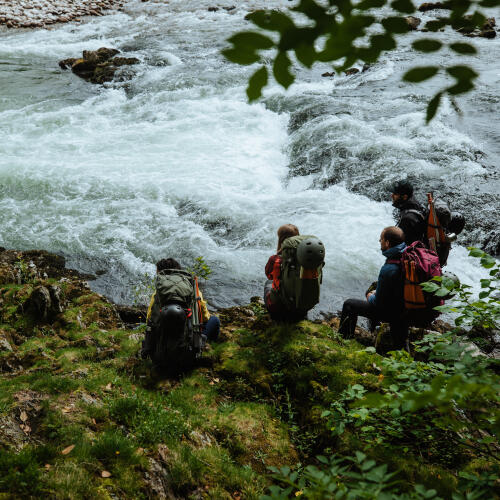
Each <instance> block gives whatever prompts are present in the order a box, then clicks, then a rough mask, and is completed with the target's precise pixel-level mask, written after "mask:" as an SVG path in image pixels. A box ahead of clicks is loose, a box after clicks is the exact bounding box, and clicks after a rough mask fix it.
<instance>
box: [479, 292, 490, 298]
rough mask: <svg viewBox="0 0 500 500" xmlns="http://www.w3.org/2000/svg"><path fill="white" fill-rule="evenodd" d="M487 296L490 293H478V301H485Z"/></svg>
mask: <svg viewBox="0 0 500 500" xmlns="http://www.w3.org/2000/svg"><path fill="white" fill-rule="evenodd" d="M489 294H490V292H488V291H484V292H480V293H479V298H480V299H485V298H486V297H488V295H489Z"/></svg>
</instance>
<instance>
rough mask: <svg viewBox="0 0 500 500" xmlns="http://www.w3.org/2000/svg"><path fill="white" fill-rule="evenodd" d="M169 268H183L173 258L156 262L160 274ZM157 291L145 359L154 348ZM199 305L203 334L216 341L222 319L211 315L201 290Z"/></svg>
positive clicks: (147, 337)
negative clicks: (153, 324)
mask: <svg viewBox="0 0 500 500" xmlns="http://www.w3.org/2000/svg"><path fill="white" fill-rule="evenodd" d="M169 269H182V267H181V265H180V264H179V263H178V262H177V261H176V260H175V259H172V258H168V259H161V260H159V261H158V262H157V263H156V273H157V274H160V273H161V272H162V271H167V270H169ZM155 297H156V291H155V292H154V293H153V295H152V297H151V300H150V303H149V307H148V312H147V316H146V324H147V326H146V333H145V338H144V341H143V343H142V349H141V350H140V356H141V357H142V358H143V359H145V358H146V357H148V356H149V355H150V354H151V352H152V351H153V349H154V345H155V339H156V332H154V329H153V326H152V324H151V316H152V311H153V307H154V304H155ZM199 298H200V300H199V307H200V308H201V313H202V318H203V323H202V334H203V335H205V337H206V339H207V340H208V341H209V342H214V341H216V340H217V339H218V338H219V333H220V320H219V318H218V317H217V316H215V315H211V314H210V312H209V311H208V308H207V303H206V301H205V300H203V295H202V294H201V291H200V292H199Z"/></svg>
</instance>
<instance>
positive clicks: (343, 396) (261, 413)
mask: <svg viewBox="0 0 500 500" xmlns="http://www.w3.org/2000/svg"><path fill="white" fill-rule="evenodd" d="M89 279H92V276H89V275H82V274H80V273H78V272H76V271H72V270H69V269H66V268H65V265H64V259H63V258H62V257H60V256H57V255H53V254H50V253H48V252H44V251H36V250H34V251H27V252H19V251H14V250H4V249H1V248H0V497H2V498H3V496H4V495H7V497H6V498H42V497H45V498H48V497H50V498H116V499H122V498H123V499H125V498H164V499H166V498H168V499H180V498H192V499H204V498H207V499H208V498H217V499H227V500H242V499H255V500H256V499H258V498H261V497H262V495H263V494H264V493H265V492H266V491H269V490H268V486H269V485H270V484H271V483H272V482H273V477H272V476H271V475H270V474H269V472H268V467H278V468H281V467H284V468H285V469H282V470H289V469H287V468H288V467H294V466H295V464H297V463H299V462H300V463H302V464H310V463H315V464H318V462H317V461H316V459H315V458H314V457H315V456H316V455H318V454H321V455H324V454H325V453H332V452H335V453H337V454H340V455H341V456H347V457H349V456H352V455H353V454H354V453H356V457H358V460H360V458H359V457H360V456H361V455H362V456H365V455H364V454H363V453H361V454H358V451H357V450H360V449H362V450H363V451H364V453H366V454H368V455H369V457H370V459H373V460H375V461H377V462H378V463H380V462H382V463H385V464H386V465H384V467H388V468H389V470H390V471H395V472H396V473H397V474H398V478H399V479H398V482H400V483H401V484H402V485H405V486H404V488H408V487H411V485H412V484H423V485H425V488H433V489H435V490H437V491H438V493H439V497H436V498H443V497H444V498H449V497H450V496H451V493H452V492H454V491H455V490H456V488H457V480H456V477H457V474H458V473H459V472H461V471H463V470H466V471H467V474H468V477H475V475H476V474H483V475H484V473H485V471H486V472H488V471H491V474H492V477H494V475H495V473H494V470H495V469H494V467H495V465H494V464H493V462H492V461H485V460H484V459H481V460H480V461H479V460H477V459H476V458H475V454H474V453H471V451H470V449H469V448H467V447H465V448H460V447H457V446H455V444H454V443H451V445H450V442H449V440H448V434H442V433H441V431H439V429H438V428H434V427H432V426H430V424H429V422H430V420H426V419H424V424H425V433H424V434H422V436H424V435H425V437H426V439H427V438H428V437H431V438H432V439H429V440H428V442H426V443H420V441H419V440H418V439H414V438H411V439H409V440H408V439H406V438H407V433H409V432H414V433H415V432H417V435H419V436H420V434H418V428H417V430H415V425H418V424H419V422H420V421H419V420H418V419H416V420H411V421H410V422H409V424H410V427H408V429H406V427H405V429H403V432H402V436H403V438H402V439H400V437H399V434H398V432H399V430H398V428H397V425H396V426H393V427H394V428H391V429H389V430H390V432H389V433H388V432H386V426H387V424H386V420H384V419H382V420H381V421H380V422H379V421H378V420H377V416H376V415H375V414H374V415H372V416H371V417H370V418H371V420H370V422H371V424H372V425H371V426H368V427H367V425H368V423H365V426H364V427H362V428H361V431H360V430H359V425H358V421H359V419H360V418H361V417H360V415H364V416H363V417H362V418H365V417H366V415H365V414H364V413H362V411H361V410H360V411H359V415H358V414H357V413H355V411H354V417H353V418H354V420H353V421H352V422H350V420H349V418H351V417H350V414H351V413H353V412H351V410H350V404H351V403H350V401H351V399H352V398H355V397H357V396H356V394H358V392H359V391H360V390H361V391H365V390H370V391H385V390H388V389H387V387H389V390H391V391H394V390H396V389H394V387H396V388H397V387H398V386H395V385H393V384H392V385H391V382H390V377H391V370H392V369H393V366H392V365H391V364H390V363H389V364H388V365H387V366H386V365H385V363H386V360H387V358H383V357H381V356H379V355H377V354H375V353H374V352H370V350H365V349H364V348H363V346H362V345H360V343H358V342H356V341H352V340H349V341H345V340H343V339H342V338H340V337H339V336H338V334H337V332H336V329H337V327H338V319H337V318H332V319H330V320H328V321H322V322H309V321H302V322H300V323H298V324H296V325H277V324H275V323H273V322H271V321H270V319H269V317H268V315H267V314H266V312H265V310H264V309H263V307H262V305H261V303H260V301H259V300H258V299H254V300H253V301H252V302H251V303H250V304H249V305H247V306H242V307H233V308H229V309H224V310H220V311H219V313H218V314H219V315H220V318H221V323H222V331H221V339H220V340H221V341H220V342H218V343H216V344H213V345H212V346H211V347H210V349H208V351H207V352H206V353H205V354H204V356H203V358H202V360H201V362H200V364H199V366H198V368H196V369H195V370H193V371H192V372H191V373H187V374H186V375H185V376H184V377H183V378H180V379H165V378H161V377H158V376H157V375H155V374H154V371H153V370H152V367H151V364H150V363H149V362H147V361H143V360H141V359H139V358H138V357H137V352H138V349H139V346H140V342H141V339H142V338H143V330H144V325H143V324H141V319H142V317H141V312H142V311H141V310H138V309H133V308H117V307H116V306H115V305H113V304H112V303H110V302H109V301H108V300H107V299H106V298H105V297H103V296H101V295H99V294H96V293H94V292H92V291H91V290H90V288H89V287H88V284H87V280H89ZM357 340H362V341H363V342H364V343H370V339H369V338H368V337H367V332H364V331H362V330H359V331H358V332H357ZM371 341H373V339H372V340H371ZM401 360H402V362H401V363H400V364H399V365H397V366H398V368H397V373H396V374H397V376H398V377H399V378H398V384H399V385H401V384H403V385H404V384H405V381H404V379H402V378H401V370H407V371H408V369H411V370H413V365H411V366H410V364H411V363H413V364H414V365H415V369H416V370H415V371H411V370H410V371H408V373H411V376H412V377H413V378H412V379H411V380H412V381H413V379H414V378H415V377H416V375H415V374H416V373H420V372H422V370H423V373H425V369H424V368H423V367H424V363H423V362H413V361H411V359H410V358H409V357H408V358H401ZM394 362H396V361H393V363H394ZM398 362H399V361H397V362H396V363H398ZM405 366H408V367H409V368H404V367H405ZM425 366H427V365H425ZM428 367H429V368H428V369H432V370H435V369H436V367H435V366H433V365H428ZM386 378H388V379H389V382H387V380H386ZM411 383H412V384H413V382H411ZM357 391H358V392H357ZM344 405H345V406H344ZM334 408H340V409H341V410H342V411H343V412H344V415H346V417H345V423H342V425H346V427H345V430H344V431H342V432H340V433H339V432H333V431H334V430H335V427H332V425H333V424H332V421H331V419H330V420H329V419H328V418H325V416H328V415H330V414H332V412H333V411H334ZM346 412H351V413H349V414H347V413H346ZM391 415H392V416H391V421H392V420H393V419H396V420H397V415H396V414H394V410H393V413H392V414H391ZM395 415H396V416H395ZM356 419H358V420H356ZM367 422H368V421H367ZM415 422H416V424H415ZM359 423H361V422H360V421H359ZM397 424H398V425H406V423H405V421H404V420H401V419H399V420H397ZM374 426H376V427H374ZM375 428H377V429H380V431H379V434H376V435H375V438H374V437H373V436H371V434H370V432H371V431H370V429H375ZM360 432H362V433H363V432H365V433H368V438H367V439H368V440H367V441H366V443H365V442H364V441H363V439H366V437H365V436H364V434H359V433H360ZM430 433H432V436H430ZM421 439H423V438H422V437H421ZM400 441H401V442H400ZM374 443H378V444H377V445H376V446H374ZM380 443H383V445H381V444H380ZM421 445H422V446H421ZM402 446H404V453H402V452H401V449H400V448H401V447H402ZM422 450H424V453H425V457H423V456H422V453H423V451H422ZM349 460H351V459H349ZM370 463H371V462H370ZM374 463H375V462H373V464H374ZM363 467H365V465H363ZM371 467H373V465H370V464H368V463H367V464H366V468H371ZM366 468H365V469H366ZM365 469H363V471H365ZM364 473H366V472H364ZM377 477H378V476H377ZM366 480H367V481H368V482H369V484H368V485H367V488H368V489H369V490H370V488H373V487H375V486H376V485H375V484H371V483H370V481H371V479H369V477H368V476H367V479H366ZM347 481H348V479H347ZM377 481H378V479H377ZM488 481H489V480H488V479H485V480H483V483H481V487H482V488H483V490H484V491H485V492H486V493H487V492H488V490H487V489H485V488H489V485H490V483H491V484H493V483H492V482H488ZM348 487H349V488H351V489H352V488H356V487H358V486H357V485H355V484H348ZM404 488H403V489H404ZM422 488H423V487H422ZM466 488H467V486H466ZM367 491H368V490H367ZM370 491H371V490H370ZM301 492H302V490H298V489H297V491H296V492H295V491H294V492H292V494H291V496H293V498H295V497H296V496H300V495H301V494H302V493H301ZM272 498H275V497H272ZM279 498H285V497H279ZM286 498H288V497H286ZM405 498H409V497H405ZM411 498H424V497H420V496H416V497H411ZM425 498H429V497H428V496H426V497H425ZM433 498H434V496H433Z"/></svg>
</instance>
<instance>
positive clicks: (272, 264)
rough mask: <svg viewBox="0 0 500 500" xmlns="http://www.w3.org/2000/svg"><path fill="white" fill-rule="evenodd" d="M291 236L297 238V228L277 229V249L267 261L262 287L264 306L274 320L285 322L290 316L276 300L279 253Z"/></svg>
mask: <svg viewBox="0 0 500 500" xmlns="http://www.w3.org/2000/svg"><path fill="white" fill-rule="evenodd" d="M292 236H299V228H298V227H297V226H294V225H293V224H284V225H283V226H281V227H280V228H279V229H278V248H277V250H276V253H275V254H274V255H271V257H269V260H268V261H267V264H266V268H265V273H266V277H267V281H266V283H265V285H264V304H265V305H266V309H267V310H268V311H269V314H270V315H271V318H272V319H274V320H285V319H287V316H289V315H290V311H289V309H288V308H286V307H284V305H283V304H282V303H281V302H280V301H279V300H277V296H278V290H279V288H280V281H281V251H282V248H281V247H282V245H283V242H284V241H285V240H286V239H287V238H291V237H292Z"/></svg>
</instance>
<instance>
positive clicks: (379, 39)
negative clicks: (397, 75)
mask: <svg viewBox="0 0 500 500" xmlns="http://www.w3.org/2000/svg"><path fill="white" fill-rule="evenodd" d="M370 45H371V46H372V47H373V48H375V49H377V50H379V51H380V52H382V51H383V50H392V49H395V48H396V42H395V41H394V38H392V36H391V35H390V34H388V33H386V34H385V35H373V36H371V37H370Z"/></svg>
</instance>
